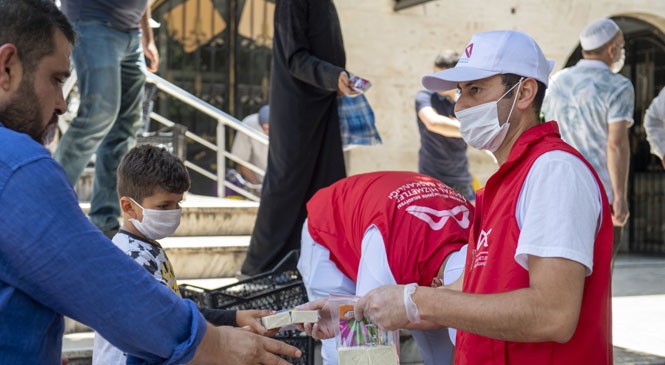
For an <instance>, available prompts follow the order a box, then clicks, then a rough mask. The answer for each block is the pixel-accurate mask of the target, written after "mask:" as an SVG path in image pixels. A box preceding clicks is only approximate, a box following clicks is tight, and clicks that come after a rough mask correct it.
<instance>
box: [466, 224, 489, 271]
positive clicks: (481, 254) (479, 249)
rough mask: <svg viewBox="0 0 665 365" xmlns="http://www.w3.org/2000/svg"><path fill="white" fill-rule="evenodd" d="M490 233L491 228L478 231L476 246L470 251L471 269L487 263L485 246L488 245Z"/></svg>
mask: <svg viewBox="0 0 665 365" xmlns="http://www.w3.org/2000/svg"><path fill="white" fill-rule="evenodd" d="M490 233H492V230H491V229H490V230H489V231H487V232H486V231H485V230H484V229H483V230H481V231H480V236H479V237H478V242H477V243H476V248H475V249H474V250H473V252H471V255H472V261H471V262H472V265H471V269H475V268H476V267H478V266H485V265H487V257H488V256H489V253H488V252H487V248H488V247H489V244H488V243H487V242H488V237H489V235H490Z"/></svg>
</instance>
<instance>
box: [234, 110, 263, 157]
mask: <svg viewBox="0 0 665 365" xmlns="http://www.w3.org/2000/svg"><path fill="white" fill-rule="evenodd" d="M258 120H259V115H258V114H256V113H255V114H250V115H248V116H247V117H246V118H245V119H243V120H242V122H243V124H246V125H248V126H250V127H251V126H253V125H254V124H257V125H258V123H259V122H258ZM231 153H232V154H234V155H236V157H238V158H239V159H241V160H244V161H250V160H251V158H252V139H251V138H250V137H249V136H248V135H246V134H245V133H236V136H235V139H234V140H233V146H232V147H231Z"/></svg>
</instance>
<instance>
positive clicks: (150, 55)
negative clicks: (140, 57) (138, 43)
mask: <svg viewBox="0 0 665 365" xmlns="http://www.w3.org/2000/svg"><path fill="white" fill-rule="evenodd" d="M143 54H144V55H145V58H146V59H147V60H148V61H149V62H147V67H148V71H150V72H153V73H154V72H157V69H159V52H158V51H157V46H155V42H148V43H146V44H144V45H143Z"/></svg>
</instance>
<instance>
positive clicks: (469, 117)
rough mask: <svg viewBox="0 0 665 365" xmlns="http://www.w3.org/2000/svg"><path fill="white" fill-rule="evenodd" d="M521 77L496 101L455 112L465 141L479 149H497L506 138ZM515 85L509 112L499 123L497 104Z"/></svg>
mask: <svg viewBox="0 0 665 365" xmlns="http://www.w3.org/2000/svg"><path fill="white" fill-rule="evenodd" d="M523 79H524V78H523V77H522V78H520V81H519V82H518V83H517V84H515V85H513V87H511V88H510V90H508V91H506V92H505V93H504V94H503V95H501V97H500V98H499V99H498V100H496V101H490V102H489V103H484V104H480V105H476V106H474V107H471V108H466V109H464V110H460V111H458V112H455V116H456V117H457V119H458V120H459V122H460V133H461V134H462V138H464V140H465V141H466V143H468V144H469V145H471V146H472V147H474V148H477V149H479V150H488V151H490V152H495V151H496V150H497V149H499V147H500V146H501V144H502V143H503V140H504V139H505V138H506V134H507V133H508V128H510V123H509V121H510V116H511V115H512V114H513V109H514V108H515V103H516V102H517V93H518V92H519V85H521V84H522V80H523ZM516 86H517V87H518V88H517V92H515V99H514V100H513V106H512V107H510V113H509V114H508V119H506V123H504V124H503V125H501V123H500V122H499V110H498V109H497V104H498V103H499V101H501V99H503V97H504V96H506V95H508V93H510V91H512V90H513V89H514V88H515V87H516Z"/></svg>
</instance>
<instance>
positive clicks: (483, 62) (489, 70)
mask: <svg viewBox="0 0 665 365" xmlns="http://www.w3.org/2000/svg"><path fill="white" fill-rule="evenodd" d="M553 67H554V61H550V60H547V59H545V55H544V54H543V52H542V51H541V50H540V47H539V46H538V44H537V43H536V41H534V40H533V38H531V37H529V36H528V35H527V34H526V33H524V32H520V31H515V30H498V31H493V32H483V33H476V34H474V35H473V36H472V37H471V42H469V45H468V46H466V49H465V50H464V52H463V53H462V56H461V57H460V60H459V61H458V62H457V64H456V65H455V67H453V68H450V69H447V70H443V71H439V72H435V73H433V74H429V75H425V76H424V77H423V79H422V83H423V86H425V88H426V89H428V90H431V91H446V90H451V89H454V88H456V87H457V84H458V83H459V82H464V81H474V80H480V79H484V78H487V77H490V76H494V75H499V74H515V75H519V76H524V77H530V78H533V79H536V80H538V81H540V82H542V83H543V84H545V86H547V80H548V78H549V75H550V72H551V71H552V68H553Z"/></svg>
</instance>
